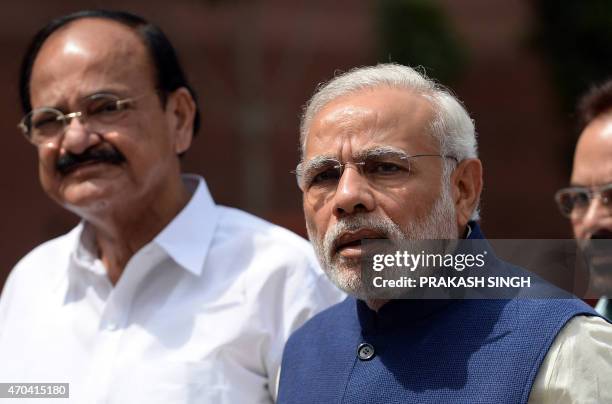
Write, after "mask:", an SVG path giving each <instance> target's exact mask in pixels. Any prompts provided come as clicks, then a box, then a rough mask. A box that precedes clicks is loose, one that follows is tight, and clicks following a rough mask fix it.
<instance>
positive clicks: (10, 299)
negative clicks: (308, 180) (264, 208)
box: [0, 11, 342, 404]
mask: <svg viewBox="0 0 612 404" xmlns="http://www.w3.org/2000/svg"><path fill="white" fill-rule="evenodd" d="M22 66H23V67H22V71H21V81H20V84H21V88H20V90H21V101H22V106H23V109H24V111H25V116H24V117H23V119H22V120H21V122H20V123H19V128H20V130H21V131H22V132H23V134H24V135H25V137H26V139H27V140H28V141H29V142H31V143H32V144H33V145H34V147H35V148H36V150H37V152H38V158H39V174H40V182H41V184H42V187H43V189H44V190H45V192H46V193H47V194H48V195H49V196H50V197H51V198H52V199H53V200H54V201H55V202H57V203H58V204H60V205H61V206H63V207H64V208H66V209H68V210H70V211H71V212H73V213H75V214H77V215H78V216H79V217H81V219H82V221H81V223H80V224H79V225H78V226H77V227H76V228H75V229H73V230H72V231H71V232H70V233H68V234H66V235H64V236H62V237H59V238H57V239H54V240H51V241H49V242H47V243H45V244H43V245H41V246H39V247H38V248H36V249H35V250H33V251H32V252H31V253H30V254H28V255H27V256H26V257H25V258H23V259H22V260H21V261H20V262H19V263H18V264H17V266H16V267H15V269H14V270H13V271H12V273H11V275H10V277H9V279H8V281H7V283H6V285H5V288H4V290H3V293H2V296H1V298H0V382H2V383H13V384H16V383H27V382H32V383H33V382H37V383H67V384H69V385H68V386H67V388H68V389H69V393H68V394H69V396H70V402H74V403H95V402H108V403H148V404H150V403H164V404H166V403H192V402H193V403H195V402H198V403H215V404H217V403H270V402H272V401H273V399H274V396H275V393H276V384H277V378H278V368H279V364H280V357H281V353H282V348H283V346H284V343H285V341H286V339H287V338H288V336H289V334H290V333H291V332H292V330H294V329H296V328H297V327H298V326H300V325H301V324H302V323H303V322H304V321H305V320H306V319H307V318H309V317H310V316H312V315H313V314H314V313H316V312H318V311H320V310H322V309H323V308H325V307H327V306H329V305H331V304H332V303H335V302H337V301H339V299H340V298H342V294H341V292H340V291H339V290H337V289H336V288H335V287H334V286H333V285H331V283H329V282H328V281H327V279H326V277H325V275H324V274H323V272H322V271H321V270H320V269H318V265H317V263H316V258H315V256H314V253H313V252H312V248H311V246H310V245H309V244H308V243H307V242H306V241H305V240H303V239H301V238H299V237H298V236H296V235H294V234H292V233H290V232H289V231H287V230H285V229H282V228H279V227H277V226H274V225H272V224H269V223H266V222H264V221H262V220H260V219H258V218H255V217H253V216H251V215H248V214H246V213H244V212H240V211H238V210H235V209H230V208H226V207H222V206H217V205H215V203H214V201H213V200H212V198H211V196H210V194H209V192H208V190H207V187H206V184H205V182H204V180H203V179H202V178H201V177H198V176H195V175H181V170H180V160H179V156H180V155H182V154H183V153H185V152H186V151H187V150H188V149H189V147H190V145H191V141H192V136H193V135H194V133H195V132H196V130H197V129H198V124H199V117H198V106H197V103H196V98H195V93H194V91H193V89H192V88H191V87H190V86H189V84H188V83H187V80H186V78H185V75H184V74H183V71H182V69H181V67H180V65H179V63H178V59H177V57H176V55H175V51H174V49H173V47H172V45H171V44H170V42H169V41H168V39H167V38H166V37H165V36H164V34H163V33H162V32H161V31H160V30H159V29H158V28H157V27H155V26H153V25H152V24H150V23H148V22H147V21H145V20H143V19H142V18H140V17H137V16H135V15H132V14H128V13H123V12H110V11H86V12H78V13H76V14H71V15H68V16H64V17H61V18H59V19H57V20H54V21H52V22H51V23H50V24H49V25H47V26H46V27H44V28H43V29H42V30H41V31H40V32H39V33H38V34H37V35H36V36H35V37H34V39H33V42H32V44H31V46H30V48H29V49H28V51H27V53H26V55H25V58H24V62H23V65H22ZM2 388H5V387H2ZM45 390H46V388H45V389H42V388H38V389H37V390H32V391H34V393H33V394H36V392H38V393H41V394H42V393H44V391H45ZM13 391H15V388H13ZM25 391H26V392H29V391H30V390H28V389H26V390H25ZM6 394H7V393H6V391H2V392H1V394H0V396H3V397H6ZM62 402H65V401H62Z"/></svg>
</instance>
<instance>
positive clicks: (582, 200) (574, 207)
mask: <svg viewBox="0 0 612 404" xmlns="http://www.w3.org/2000/svg"><path fill="white" fill-rule="evenodd" d="M595 197H599V199H600V200H601V203H602V204H604V205H606V206H610V205H611V204H612V184H605V185H602V186H600V187H596V188H585V187H570V188H563V189H561V190H559V191H557V193H556V194H555V201H556V202H557V205H559V210H560V211H561V213H562V214H563V215H564V216H565V217H568V218H576V219H579V218H581V217H582V216H584V215H585V214H586V212H587V210H588V209H589V206H590V205H591V201H592V200H593V199H594V198H595Z"/></svg>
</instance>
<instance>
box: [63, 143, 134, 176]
mask: <svg viewBox="0 0 612 404" xmlns="http://www.w3.org/2000/svg"><path fill="white" fill-rule="evenodd" d="M124 161H125V157H123V154H121V152H120V151H119V150H117V149H115V148H110V149H108V148H96V149H87V150H85V151H84V152H83V153H80V154H73V153H66V154H64V155H63V156H61V157H60V158H58V159H57V162H56V163H55V168H56V169H57V170H58V171H59V172H60V173H61V174H62V175H65V174H67V173H69V172H70V171H72V170H73V169H74V168H76V167H78V166H79V165H81V164H84V163H109V164H120V163H123V162H124Z"/></svg>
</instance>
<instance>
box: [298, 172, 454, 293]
mask: <svg viewBox="0 0 612 404" xmlns="http://www.w3.org/2000/svg"><path fill="white" fill-rule="evenodd" d="M313 227H314V226H312V224H311V223H310V222H309V221H308V220H307V221H306V228H307V230H308V238H309V239H310V240H311V242H312V244H313V246H314V250H315V253H316V254H317V258H318V259H319V263H320V264H321V267H322V268H323V270H324V271H325V273H326V274H327V276H328V277H329V279H330V280H331V281H332V282H333V283H334V284H335V285H336V286H337V287H338V288H340V289H341V290H343V291H345V292H346V293H348V294H350V295H352V296H355V297H357V298H358V299H361V300H371V299H375V298H376V296H373V293H374V292H373V291H372V289H371V288H366V286H365V285H364V284H363V281H362V279H361V269H360V261H359V260H358V259H357V260H356V259H347V258H344V257H342V256H340V255H339V254H337V253H336V251H335V242H336V240H337V239H338V237H340V235H341V234H343V233H344V232H347V231H350V232H354V231H357V230H360V229H371V230H374V231H376V232H378V233H380V234H381V235H382V237H384V238H388V239H389V240H391V241H401V240H454V239H456V238H457V237H458V234H457V223H456V216H455V205H454V203H453V200H452V197H451V194H450V181H449V180H445V181H443V184H442V192H441V193H440V196H439V197H438V199H437V200H436V202H435V203H434V206H433V207H432V209H431V212H430V213H429V214H428V215H427V216H426V217H425V218H424V219H422V220H417V221H413V222H410V223H409V224H408V226H407V227H406V228H405V229H401V228H400V227H399V226H398V225H397V224H396V223H394V222H393V221H391V219H389V218H388V217H386V216H374V215H371V214H363V215H355V216H349V217H345V218H341V219H340V220H338V222H337V223H336V224H335V225H334V226H333V227H331V228H330V229H328V231H327V233H326V234H325V235H324V237H323V238H320V237H318V235H317V234H316V231H315V230H314V228H313Z"/></svg>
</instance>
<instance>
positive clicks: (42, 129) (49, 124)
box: [30, 111, 63, 135]
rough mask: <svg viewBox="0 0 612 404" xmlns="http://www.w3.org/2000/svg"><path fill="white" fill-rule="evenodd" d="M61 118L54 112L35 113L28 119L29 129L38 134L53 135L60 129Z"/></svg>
mask: <svg viewBox="0 0 612 404" xmlns="http://www.w3.org/2000/svg"><path fill="white" fill-rule="evenodd" d="M62 125H63V123H62V120H61V116H60V114H59V113H58V112H55V111H36V112H34V113H33V114H32V116H31V118H30V128H31V130H32V131H35V132H37V133H38V134H42V135H44V134H46V133H49V134H51V133H53V132H55V130H56V129H58V128H60V127H62Z"/></svg>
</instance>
